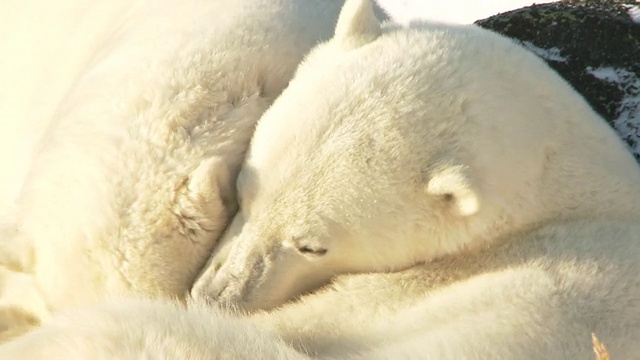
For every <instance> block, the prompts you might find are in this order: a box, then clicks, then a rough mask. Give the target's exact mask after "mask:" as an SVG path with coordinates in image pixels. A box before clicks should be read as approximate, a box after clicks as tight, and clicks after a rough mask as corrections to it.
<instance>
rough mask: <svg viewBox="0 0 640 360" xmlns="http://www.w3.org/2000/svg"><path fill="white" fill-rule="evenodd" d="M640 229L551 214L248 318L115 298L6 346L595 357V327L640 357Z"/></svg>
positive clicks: (57, 353) (148, 354)
mask: <svg viewBox="0 0 640 360" xmlns="http://www.w3.org/2000/svg"><path fill="white" fill-rule="evenodd" d="M576 238H579V239H580V240H581V241H578V242H576ZM602 239H616V240H620V243H621V244H622V245H623V246H613V247H612V246H611V242H610V241H602ZM639 241H640V225H638V224H633V225H629V224H627V223H625V222H616V221H592V220H580V221H567V222H563V223H556V224H545V225H544V226H540V227H533V228H532V229H529V230H527V231H523V232H521V233H518V234H511V235H509V236H505V237H502V238H500V239H497V240H496V245H494V246H490V247H486V248H483V249H480V250H478V251H473V252H466V253H464V254H458V255H453V256H444V257H442V258H440V259H437V260H434V261H431V262H428V263H426V264H424V265H422V266H417V267H413V268H411V269H409V270H405V271H400V272H394V273H373V274H360V275H343V276H340V277H339V278H338V280H337V281H336V282H334V283H333V284H332V285H331V287H330V288H327V289H325V290H322V291H320V292H318V293H314V294H311V295H307V296H305V297H303V298H302V299H301V300H300V301H299V302H296V303H291V304H287V305H285V306H283V307H282V308H280V309H278V310H276V311H272V312H269V313H265V312H263V313H258V314H257V315H254V316H252V317H250V318H239V317H237V316H233V315H230V314H228V313H226V312H222V311H219V310H218V309H216V308H209V307H203V306H202V304H197V303H190V304H189V306H188V307H187V308H185V306H184V305H182V304H176V303H166V302H160V301H149V300H123V301H110V302H109V303H106V304H99V305H95V306H92V307H89V308H85V309H71V310H70V311H67V312H66V313H59V314H56V315H55V316H54V318H53V319H49V320H46V321H45V322H44V325H43V326H42V327H40V328H38V329H35V330H33V331H31V332H30V333H28V334H26V335H24V336H22V337H19V338H17V339H14V340H12V341H10V342H8V343H6V344H4V345H0V358H2V359H27V358H28V359H33V360H37V359H87V358H95V359H104V360H107V359H140V358H154V359H156V358H158V359H160V358H162V359H255V358H260V359H299V360H304V359H307V360H308V359H311V358H321V359H327V360H328V359H351V360H355V359H361V360H365V359H367V360H371V359H389V360H390V359H414V358H415V359H434V360H435V359H445V360H446V359H472V358H478V359H589V358H593V354H592V350H591V349H592V348H591V337H590V332H591V331H595V332H596V333H597V334H598V336H599V337H600V338H602V339H603V340H604V341H606V342H605V343H606V345H607V347H608V348H609V349H610V350H611V353H612V356H613V359H616V358H619V359H636V358H638V356H639V355H640V350H639V349H638V347H637V346H635V343H636V339H637V337H638V336H639V335H640V332H639V331H638V325H637V324H638V322H639V320H640V316H639V315H638V314H640V308H639V307H638V301H637V297H635V298H634V294H637V293H638V289H640V279H638V277H637V274H638V270H640V265H638V261H637V259H638V257H639V256H640V247H639V246H637V245H638V242H639ZM550 251H553V256H550V254H549V252H550Z"/></svg>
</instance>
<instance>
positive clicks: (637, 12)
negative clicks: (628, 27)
mask: <svg viewBox="0 0 640 360" xmlns="http://www.w3.org/2000/svg"><path fill="white" fill-rule="evenodd" d="M622 6H623V7H625V8H626V9H627V13H628V14H629V17H630V18H631V20H632V21H633V22H634V23H637V24H640V6H639V5H622Z"/></svg>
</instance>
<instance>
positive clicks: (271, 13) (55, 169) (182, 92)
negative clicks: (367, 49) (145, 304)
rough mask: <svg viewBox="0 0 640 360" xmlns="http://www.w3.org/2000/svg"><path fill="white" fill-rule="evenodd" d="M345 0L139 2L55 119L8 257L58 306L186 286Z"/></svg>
mask: <svg viewBox="0 0 640 360" xmlns="http://www.w3.org/2000/svg"><path fill="white" fill-rule="evenodd" d="M341 4H342V1H341V0H329V1H328V0H303V1H301V0H242V1H232V2H228V1H220V0H189V1H178V2H176V1H153V2H136V3H132V4H131V6H130V7H129V8H128V11H127V12H125V13H122V14H121V16H120V17H119V19H118V21H117V22H115V23H114V24H113V27H112V28H110V29H108V30H105V31H104V34H103V36H102V37H100V39H101V42H100V46H96V49H95V51H93V52H92V53H91V56H88V60H87V61H86V63H84V64H83V65H84V66H85V67H84V69H83V71H82V72H80V74H79V75H78V77H77V80H76V81H75V84H74V86H73V87H72V88H71V89H70V91H69V92H68V94H67V95H66V96H65V97H64V99H63V100H62V102H61V104H60V105H59V107H58V109H57V112H56V113H55V116H54V118H52V119H51V121H50V122H48V126H47V128H46V131H44V135H43V137H42V140H41V141H40V142H39V144H38V147H37V148H36V149H35V151H34V154H35V155H34V159H33V163H32V164H31V167H30V171H29V173H28V175H27V177H26V181H25V183H24V185H23V187H22V192H21V194H20V196H19V198H18V200H17V206H16V210H15V213H14V214H12V215H11V216H12V218H13V222H10V223H9V224H8V225H7V226H5V227H4V229H3V232H2V233H1V234H0V255H1V256H2V258H0V265H2V266H5V267H7V268H11V269H12V271H19V272H23V273H26V274H30V275H31V276H32V277H33V280H34V282H35V286H36V288H37V290H38V291H39V292H40V293H41V294H42V296H43V301H44V303H45V304H46V306H47V308H48V309H50V310H55V309H60V308H63V307H66V306H71V305H75V304H83V303H87V302H92V301H96V300H98V299H102V298H106V297H112V296H123V295H137V296H150V297H156V296H163V297H176V298H179V297H182V296H184V294H185V293H186V292H187V291H188V289H189V288H190V287H191V284H192V282H193V280H194V278H195V276H196V275H197V272H198V270H199V269H200V268H201V267H202V265H203V263H204V262H205V261H206V259H207V257H208V256H209V254H210V252H211V249H212V247H213V246H214V245H215V243H216V240H217V239H218V237H219V235H220V233H221V231H222V229H223V228H224V226H225V225H226V224H227V222H228V220H229V218H230V216H231V215H233V212H234V211H235V210H236V203H235V201H236V200H235V191H234V189H233V183H234V181H235V177H236V174H237V172H238V170H239V166H240V163H241V161H242V158H243V156H244V153H245V151H246V148H247V146H248V142H249V139H250V137H251V135H252V133H253V129H254V126H255V123H256V121H257V119H258V118H259V116H260V115H261V114H262V113H263V111H264V110H265V109H266V108H267V107H268V106H269V105H270V104H271V102H272V101H273V99H274V98H275V97H276V96H277V95H279V94H280V92H281V91H282V90H283V89H284V87H285V86H286V85H287V84H288V82H289V80H290V78H291V77H292V76H293V72H294V71H295V68H296V66H297V64H298V63H299V62H300V61H301V60H302V57H303V56H304V54H305V53H306V52H307V51H308V50H309V49H310V48H311V47H312V46H314V45H315V44H317V43H318V42H319V41H321V40H322V39H326V38H328V37H330V36H331V34H332V31H333V29H334V27H335V23H336V20H337V16H338V12H339V10H340V7H341ZM102 25H104V24H102ZM53 71H55V69H54V70H53ZM42 121H43V122H45V120H44V119H43V120H42ZM4 295H5V292H4V291H3V294H2V296H4ZM35 311H36V310H34V312H35Z"/></svg>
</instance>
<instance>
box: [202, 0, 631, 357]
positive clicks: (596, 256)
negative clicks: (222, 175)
mask: <svg viewBox="0 0 640 360" xmlns="http://www.w3.org/2000/svg"><path fill="white" fill-rule="evenodd" d="M368 3H369V2H368V1H366V0H353V1H349V2H347V4H346V5H345V7H344V9H343V12H342V13H341V16H340V19H339V21H338V25H337V28H336V35H335V37H334V38H333V39H332V40H331V41H329V42H327V43H325V44H323V45H320V46H319V47H317V48H316V49H315V50H314V51H313V52H312V53H311V54H310V55H309V56H308V57H307V59H306V61H305V62H304V63H303V64H302V65H301V66H300V67H299V69H298V71H297V73H296V76H295V77H294V79H293V80H292V82H291V84H290V85H289V87H288V88H287V89H286V90H285V91H284V92H283V94H282V95H281V96H280V97H279V98H278V99H277V100H276V102H275V103H274V105H273V106H272V107H271V108H270V109H269V110H268V111H267V112H266V113H265V114H264V115H263V117H262V118H261V120H260V121H259V123H258V126H257V129H256V133H255V135H254V138H253V139H252V143H251V146H250V149H249V153H248V155H247V157H246V160H245V163H244V165H243V168H242V170H241V173H240V175H239V178H238V184H237V186H238V196H239V203H240V211H239V213H238V214H237V215H236V217H235V218H234V220H233V222H232V224H231V225H230V227H229V229H228V230H227V231H226V233H225V235H224V236H223V240H222V242H221V245H220V246H219V247H218V248H217V249H216V250H215V251H214V254H213V256H212V258H211V259H210V261H209V263H208V264H207V266H206V267H205V269H204V270H203V272H202V273H201V276H200V277H199V279H198V280H197V281H196V284H195V285H194V289H193V290H192V295H193V296H194V297H196V298H199V299H206V300H207V301H212V302H218V303H219V304H222V305H229V306H232V307H241V308H244V309H246V310H248V311H254V310H259V309H267V310H268V309H273V308H277V307H281V306H283V304H285V303H286V302H287V301H290V300H292V299H295V298H296V297H298V296H300V295H301V294H304V293H306V292H309V291H313V290H315V289H317V288H319V287H320V286H322V285H323V284H326V283H327V282H329V281H330V280H331V279H332V278H335V277H336V276H339V275H340V274H345V273H374V274H368V275H361V278H363V279H365V280H364V281H363V283H362V284H361V286H362V287H363V288H365V289H366V290H365V291H363V292H358V291H357V289H356V291H351V290H349V287H348V286H347V287H342V286H341V285H339V283H338V285H334V286H335V287H336V290H335V291H334V292H333V295H330V296H328V298H326V299H323V297H322V295H318V296H317V297H315V296H314V295H310V297H309V300H308V301H303V302H302V303H300V304H299V305H293V308H294V309H297V310H291V311H288V310H287V308H288V307H287V306H286V305H285V306H284V308H283V309H281V310H277V311H276V312H275V313H274V314H278V313H279V312H281V311H282V312H284V313H285V315H282V320H276V322H278V326H279V327H280V328H281V329H289V330H285V332H289V331H290V334H291V337H292V338H294V339H295V338H296V337H306V338H308V339H310V342H311V343H312V345H309V343H305V342H304V341H303V342H302V346H303V347H304V348H308V349H309V348H310V349H314V348H315V349H323V350H319V351H320V353H323V352H324V351H329V352H330V351H331V349H332V348H335V347H336V346H334V345H336V344H333V345H332V346H322V345H319V344H322V343H323V342H326V341H329V340H328V339H335V341H336V342H337V343H338V344H346V345H347V346H349V344H353V343H354V342H357V339H359V338H363V339H364V340H363V343H362V344H363V345H362V346H363V347H364V348H365V349H366V348H367V347H370V346H375V345H373V344H378V345H381V344H389V347H390V349H395V350H398V349H400V348H402V346H400V345H398V344H399V343H400V342H401V343H403V344H404V345H405V346H407V347H408V348H409V347H411V346H417V347H416V348H415V349H414V350H415V351H417V350H418V349H423V350H424V351H426V350H425V349H431V348H430V347H429V346H427V347H422V345H419V344H420V342H419V341H422V342H423V343H426V344H432V345H433V350H430V351H433V353H434V354H436V355H434V356H433V358H451V359H456V358H464V357H465V356H467V357H472V356H473V354H476V353H480V354H486V355H487V356H485V357H483V356H479V357H480V358H501V357H502V358H537V357H538V356H540V357H541V358H580V356H582V355H583V354H586V352H585V351H587V352H589V351H590V346H589V344H590V342H589V341H590V335H591V332H592V331H595V332H597V333H598V336H600V337H604V338H605V339H604V341H605V343H606V342H610V343H611V344H610V346H611V347H612V348H613V351H612V352H613V353H614V354H618V355H617V356H620V357H621V358H626V357H629V358H633V357H634V356H635V355H637V352H636V351H637V350H635V349H634V346H635V343H634V341H633V339H634V337H637V335H638V332H639V331H640V327H639V325H638V315H637V313H638V309H639V308H640V286H639V284H638V282H637V281H636V279H635V276H634V275H632V274H634V273H635V272H636V271H637V270H638V269H639V268H638V265H637V264H638V263H639V261H638V260H640V256H639V254H638V251H637V250H636V248H637V247H638V236H637V235H635V234H636V233H637V226H636V225H633V224H635V223H637V221H638V219H639V218H640V169H639V168H638V166H637V163H636V162H635V161H634V159H633V157H632V156H631V154H630V153H629V152H628V151H627V149H626V148H625V147H624V145H623V144H622V142H621V141H620V140H619V139H618V138H617V136H616V135H615V133H614V132H613V130H612V129H610V128H609V127H608V126H607V125H606V123H605V122H604V121H603V120H602V119H601V118H600V117H599V116H597V115H596V114H595V113H594V112H593V110H592V109H591V108H590V107H589V106H588V105H587V104H586V102H585V101H584V99H582V98H581V97H580V96H579V95H578V94H577V93H576V92H575V91H574V90H573V89H572V88H571V87H570V86H569V85H568V84H567V83H566V82H564V81H563V80H562V79H561V78H560V77H559V76H558V75H557V74H556V73H554V72H553V71H552V70H550V69H549V68H548V66H547V65H546V64H544V63H543V62H542V61H541V60H539V59H538V58H536V57H535V55H533V54H531V53H529V52H528V51H526V50H525V49H523V48H521V47H519V46H517V45H516V44H514V43H513V42H512V41H510V40H508V39H506V38H503V37H501V36H499V35H496V34H493V33H490V32H488V31H484V30H482V29H479V28H475V27H466V26H450V25H440V24H431V23H416V24H412V25H411V26H410V27H409V28H400V27H397V26H395V25H385V26H380V24H379V23H378V22H377V20H376V19H375V18H374V17H373V15H372V13H371V11H370V4H368ZM291 119H295V121H292V120H291ZM275 134H278V138H279V139H280V141H279V142H278V143H274V142H273V141H272V140H271V139H273V138H274V136H275ZM574 221H577V223H574ZM592 223H593V225H591V224H592ZM540 238H542V239H543V240H540ZM545 239H546V240H545ZM505 241H506V242H513V246H514V248H513V249H514V250H513V251H511V252H506V254H507V255H504V256H506V257H505V258H504V259H503V260H500V261H498V262H497V263H496V264H503V265H504V264H507V263H508V264H513V266H511V265H509V266H506V265H505V266H502V265H498V267H495V268H492V267H493V266H494V265H492V264H493V262H494V261H497V260H496V258H500V257H501V256H503V252H504V251H505V250H504V249H503V247H501V245H500V244H501V243H502V242H505ZM541 242H542V243H543V245H540V244H541ZM460 258H470V259H469V260H468V261H469V266H468V267H466V266H463V265H465V264H466V263H465V262H464V261H453V262H452V263H451V265H447V264H446V261H448V260H447V259H460ZM433 261H436V262H435V263H436V264H438V263H439V264H440V265H441V266H444V265H443V264H442V262H444V263H445V265H447V266H444V267H443V268H442V269H438V268H437V266H435V265H434V266H431V265H429V264H431V262H433ZM420 264H426V265H423V266H424V268H423V267H421V265H420ZM416 266H417V267H416ZM421 269H427V270H421ZM386 272H396V273H395V274H392V275H387V274H384V273H386ZM376 273H379V274H376ZM403 274H408V275H406V277H405V278H403V276H405V275H403ZM432 274H433V275H432ZM456 274H457V275H456ZM386 276H388V277H392V278H393V277H396V279H397V281H396V282H390V284H389V286H388V288H389V290H388V291H381V292H377V291H376V290H375V289H377V288H378V284H377V280H376V279H377V278H378V277H383V278H384V277H386ZM431 276H434V277H435V278H431ZM398 277H399V279H398ZM447 279H448V280H447ZM594 279H599V280H601V281H594ZM445 280H447V281H445ZM518 284H522V285H521V286H520V285H518ZM367 291H369V292H370V295H369V294H368V293H367ZM416 293H417V294H420V296H417V295H415V294H416ZM494 294H502V295H500V296H498V297H494V296H493V295H494ZM314 299H317V300H314ZM334 299H335V300H334ZM454 299H457V301H459V302H460V304H459V305H458V306H456V305H454V304H452V302H453V300H454ZM341 302H344V304H346V305H344V307H342V308H341V307H340V306H339V305H338V304H339V303H341ZM412 304H429V306H427V305H416V306H417V310H415V311H414V310H411V309H412ZM436 305H437V306H436ZM296 306H297V307H296ZM394 307H395V309H396V310H394V311H395V313H394V312H391V313H389V312H387V311H385V310H383V309H385V308H392V309H393V308H394ZM573 308H575V309H580V310H577V311H574V310H571V309H573ZM326 309H331V311H330V313H331V314H332V315H334V317H331V316H330V315H327V314H326ZM432 310H433V311H432ZM314 311H317V312H325V314H324V315H319V316H317V317H316V318H314V317H313V316H312V315H311V313H312V312H314ZM359 313H362V314H365V315H363V316H362V317H359V318H356V317H355V315H354V314H359ZM403 313H405V314H411V313H413V315H412V316H408V315H407V316H405V315H402V314H403ZM287 314H289V315H287ZM394 314H396V315H397V316H395V315H394ZM472 315H473V316H472ZM273 316H274V317H275V318H276V319H277V318H278V315H273ZM322 316H324V317H325V318H326V319H332V320H327V321H326V323H325V322H324V321H323V320H322V319H319V318H321V317H322ZM474 316H475V317H474ZM265 317H266V318H267V319H268V318H269V317H270V315H265ZM390 318H392V319H398V320H397V321H398V322H397V324H396V325H394V326H395V327H394V328H391V329H390V330H389V331H387V330H380V331H378V336H379V337H378V338H377V340H378V341H377V342H376V341H372V336H368V335H366V334H363V333H366V331H367V330H366V329H375V328H376V327H377V328H378V329H382V328H384V326H386V325H380V324H384V323H386V322H388V321H389V319H390ZM467 318H473V319H474V320H473V322H471V323H469V324H467V323H466V322H465V319H467ZM340 319H348V321H344V322H345V324H341V326H344V327H345V328H346V329H347V330H344V331H342V330H341V329H339V326H332V325H331V324H332V323H335V322H339V320H340ZM376 319H377V320H376ZM375 321H378V322H379V323H378V325H376V323H375ZM323 323H324V325H323ZM367 323H369V324H370V326H367V325H366V324H367ZM487 324H495V326H489V325H487ZM483 326H486V328H483ZM350 327H351V328H350ZM354 327H356V328H357V329H355V328H354ZM467 327H468V329H470V330H469V331H466V330H465V329H466V328H467ZM363 329H365V330H363ZM525 329H529V330H525ZM463 330H464V331H463ZM372 331H375V330H372ZM456 332H459V333H460V334H461V335H459V336H455V334H456ZM545 332H548V333H549V334H553V336H556V338H554V339H551V338H550V336H551V335H549V334H545ZM383 333H384V335H383ZM359 334H361V335H359ZM396 334H398V335H397V337H396ZM462 334H466V335H462ZM608 334H611V336H610V337H609V335H608ZM423 335H424V336H423ZM449 336H450V340H448V339H449ZM389 337H393V339H390V338H389ZM394 339H395V340H394ZM412 339H416V343H415V344H413V345H412ZM418 340H419V341H418ZM292 341H294V342H295V340H292ZM563 343H566V344H567V348H566V349H565V348H562V346H561V344H563ZM314 344H315V345H314ZM547 345H549V346H550V347H549V349H548V352H544V351H541V350H542V349H545V346H547ZM381 346H382V345H381ZM338 347H339V346H338ZM354 351H359V350H358V349H354ZM381 351H383V352H384V349H383V350H381ZM389 351H391V350H389ZM416 353H418V352H416ZM419 353H421V354H422V353H423V352H422V351H421V352H419ZM438 354H439V355H442V356H441V357H439V356H437V355H438ZM540 354H545V355H548V356H547V357H544V356H542V355H540ZM568 355H571V356H568ZM573 355H575V356H573ZM614 356H616V355H614Z"/></svg>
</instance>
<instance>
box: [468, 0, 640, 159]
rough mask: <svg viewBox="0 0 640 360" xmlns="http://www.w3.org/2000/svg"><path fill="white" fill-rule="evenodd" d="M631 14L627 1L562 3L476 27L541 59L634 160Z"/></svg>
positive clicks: (636, 100) (638, 73)
mask: <svg viewBox="0 0 640 360" xmlns="http://www.w3.org/2000/svg"><path fill="white" fill-rule="evenodd" d="M631 9H640V6H639V4H638V3H637V2H635V1H630V0H627V1H616V0H564V1H560V2H556V3H550V4H540V5H536V4H534V5H532V6H530V7H526V8H522V9H518V10H514V11H511V12H507V13H502V14H498V15H496V16H492V17H490V18H487V19H484V20H479V21H477V22H476V24H477V25H479V26H481V27H483V28H486V29H490V30H493V31H496V32H498V33H500V34H503V35H505V36H508V37H511V38H513V39H516V40H518V41H519V42H520V43H521V44H522V45H523V46H525V47H526V48H528V49H529V50H531V51H533V52H534V53H536V54H537V55H538V56H540V57H542V58H543V59H544V60H545V61H546V62H547V63H548V64H549V65H550V66H551V67H552V68H553V69H555V70H556V71H557V72H558V73H559V74H560V75H561V76H562V77H564V78H565V79H566V80H567V81H568V82H569V83H570V84H572V85H573V87H574V88H575V89H576V90H577V91H578V92H580V93H581V94H582V95H583V96H584V97H585V98H586V100H587V101H588V102H589V104H591V106H592V107H593V109H594V110H595V111H596V112H598V113H599V114H600V115H601V116H602V117H603V118H605V119H606V120H607V122H609V123H610V124H611V125H612V126H613V127H614V128H615V129H616V131H617V132H618V133H619V134H620V136H621V137H622V138H623V139H624V140H625V141H626V142H627V144H629V147H630V148H631V151H632V152H633V154H634V156H635V157H636V159H638V160H640V24H639V23H635V22H634V20H633V19H632V17H631V12H630V10H631ZM636 21H637V20H636Z"/></svg>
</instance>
